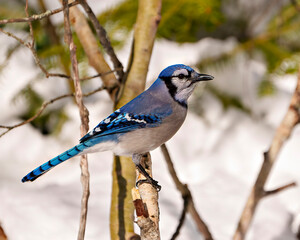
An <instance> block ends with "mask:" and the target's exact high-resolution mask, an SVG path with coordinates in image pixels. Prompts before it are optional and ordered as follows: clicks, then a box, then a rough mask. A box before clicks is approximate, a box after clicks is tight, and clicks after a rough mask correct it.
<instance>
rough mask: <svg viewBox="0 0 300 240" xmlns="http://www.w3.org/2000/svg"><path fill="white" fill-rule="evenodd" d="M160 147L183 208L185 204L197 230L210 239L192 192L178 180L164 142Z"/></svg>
mask: <svg viewBox="0 0 300 240" xmlns="http://www.w3.org/2000/svg"><path fill="white" fill-rule="evenodd" d="M160 149H161V151H162V153H163V155H164V158H165V160H166V163H167V166H168V169H169V172H170V175H171V177H172V179H173V181H174V183H175V186H176V188H177V189H178V191H179V192H180V193H181V196H182V199H183V201H184V209H185V206H186V204H187V207H186V209H187V211H188V212H189V213H190V214H191V216H192V218H193V220H194V222H195V223H196V226H197V228H198V230H199V232H201V233H202V234H203V237H204V238H205V239H206V240H212V239H213V237H212V235H211V233H210V231H209V229H208V227H207V226H206V224H205V222H204V221H203V220H202V219H201V217H200V215H199V213H198V212H197V210H196V207H195V204H194V201H193V197H192V193H191V192H190V190H189V188H188V186H187V185H186V184H183V183H182V182H181V181H180V180H179V178H178V176H177V174H176V171H175V168H174V165H173V162H172V159H171V156H170V154H169V151H168V149H167V146H166V144H163V145H161V147H160ZM182 215H183V214H182ZM183 216H184V215H183ZM182 218H183V220H184V217H182ZM183 220H182V221H183ZM180 223H181V221H180V222H179V226H180V227H181V225H182V224H181V225H180ZM179 230H180V228H179V229H178V228H177V229H176V232H178V231H179ZM175 237H176V236H175Z"/></svg>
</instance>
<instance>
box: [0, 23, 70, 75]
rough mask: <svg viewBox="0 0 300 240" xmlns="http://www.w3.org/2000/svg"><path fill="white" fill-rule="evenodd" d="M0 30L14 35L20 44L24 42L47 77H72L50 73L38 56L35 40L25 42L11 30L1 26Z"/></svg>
mask: <svg viewBox="0 0 300 240" xmlns="http://www.w3.org/2000/svg"><path fill="white" fill-rule="evenodd" d="M0 32H2V33H4V34H5V35H7V36H9V37H12V38H14V39H15V40H17V41H18V42H19V43H20V44H22V45H23V46H25V47H26V48H28V49H29V50H30V51H31V53H32V55H33V58H34V61H35V63H36V65H37V66H38V67H39V68H40V69H41V71H42V72H43V73H44V74H45V75H46V77H47V78H48V77H62V78H70V76H68V75H65V74H62V73H49V72H48V71H47V70H46V69H45V67H44V66H43V65H42V64H41V62H40V60H39V58H38V56H37V53H36V51H35V49H34V45H33V42H32V43H26V42H24V41H23V40H22V39H21V38H19V37H17V36H16V35H14V34H13V33H11V32H7V31H5V30H4V29H2V28H0Z"/></svg>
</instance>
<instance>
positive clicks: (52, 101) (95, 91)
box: [0, 86, 107, 137]
mask: <svg viewBox="0 0 300 240" xmlns="http://www.w3.org/2000/svg"><path fill="white" fill-rule="evenodd" d="M105 89H107V88H106V87H105V86H102V87H99V88H97V89H95V90H93V91H90V92H88V93H85V94H83V97H88V96H91V95H93V94H95V93H97V92H100V91H102V90H105ZM67 97H74V94H73V93H69V94H64V95H61V96H59V97H56V98H53V99H50V100H48V101H46V102H44V103H43V104H42V105H41V107H40V108H39V110H38V111H37V113H36V114H35V115H33V116H32V117H31V118H29V119H26V120H25V121H23V122H20V123H18V124H15V125H12V126H5V125H0V128H6V129H7V130H6V131H5V132H3V133H1V134H0V137H2V136H4V135H5V134H6V133H8V132H9V131H11V130H12V129H14V128H17V127H21V126H23V125H25V124H27V123H30V122H32V121H33V120H34V119H36V118H37V117H39V116H40V115H41V114H42V113H43V112H44V110H45V109H46V107H47V106H48V105H49V104H51V103H54V102H56V101H58V100H61V99H63V98H67Z"/></svg>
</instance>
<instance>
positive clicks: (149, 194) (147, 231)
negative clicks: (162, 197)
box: [131, 153, 160, 240]
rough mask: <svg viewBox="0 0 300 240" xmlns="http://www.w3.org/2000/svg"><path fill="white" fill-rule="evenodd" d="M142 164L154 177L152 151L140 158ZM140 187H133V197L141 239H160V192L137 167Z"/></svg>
mask: <svg viewBox="0 0 300 240" xmlns="http://www.w3.org/2000/svg"><path fill="white" fill-rule="evenodd" d="M140 163H141V165H142V166H143V167H144V169H145V170H146V172H147V173H148V174H149V175H150V176H151V177H152V161H151V156H150V153H147V154H145V155H144V156H143V157H142V159H141V160H140ZM136 175H137V181H141V182H140V183H139V184H138V189H136V188H132V190H131V192H132V199H133V203H134V207H135V209H136V215H137V220H136V223H137V224H138V226H139V227H140V230H141V240H159V239H160V233H159V206H158V192H157V190H156V189H155V188H154V187H153V186H152V185H151V184H149V183H148V182H143V181H142V180H145V179H146V178H145V176H144V175H143V174H141V173H140V171H139V170H138V169H136Z"/></svg>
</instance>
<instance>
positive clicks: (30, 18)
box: [0, 1, 79, 24]
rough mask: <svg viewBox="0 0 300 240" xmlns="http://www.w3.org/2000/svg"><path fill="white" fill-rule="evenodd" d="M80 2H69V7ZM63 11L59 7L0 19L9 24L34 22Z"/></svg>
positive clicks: (0, 22)
mask: <svg viewBox="0 0 300 240" xmlns="http://www.w3.org/2000/svg"><path fill="white" fill-rule="evenodd" d="M77 4H79V2H78V1H74V2H72V3H69V4H68V6H69V7H73V6H75V5H77ZM61 11H63V8H62V7H61V8H57V9H54V10H48V11H46V12H43V13H40V14H37V15H32V16H27V17H25V18H12V19H2V20H0V24H7V23H22V22H33V21H37V20H41V19H43V18H46V17H49V16H51V15H54V14H56V13H59V12H61Z"/></svg>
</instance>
